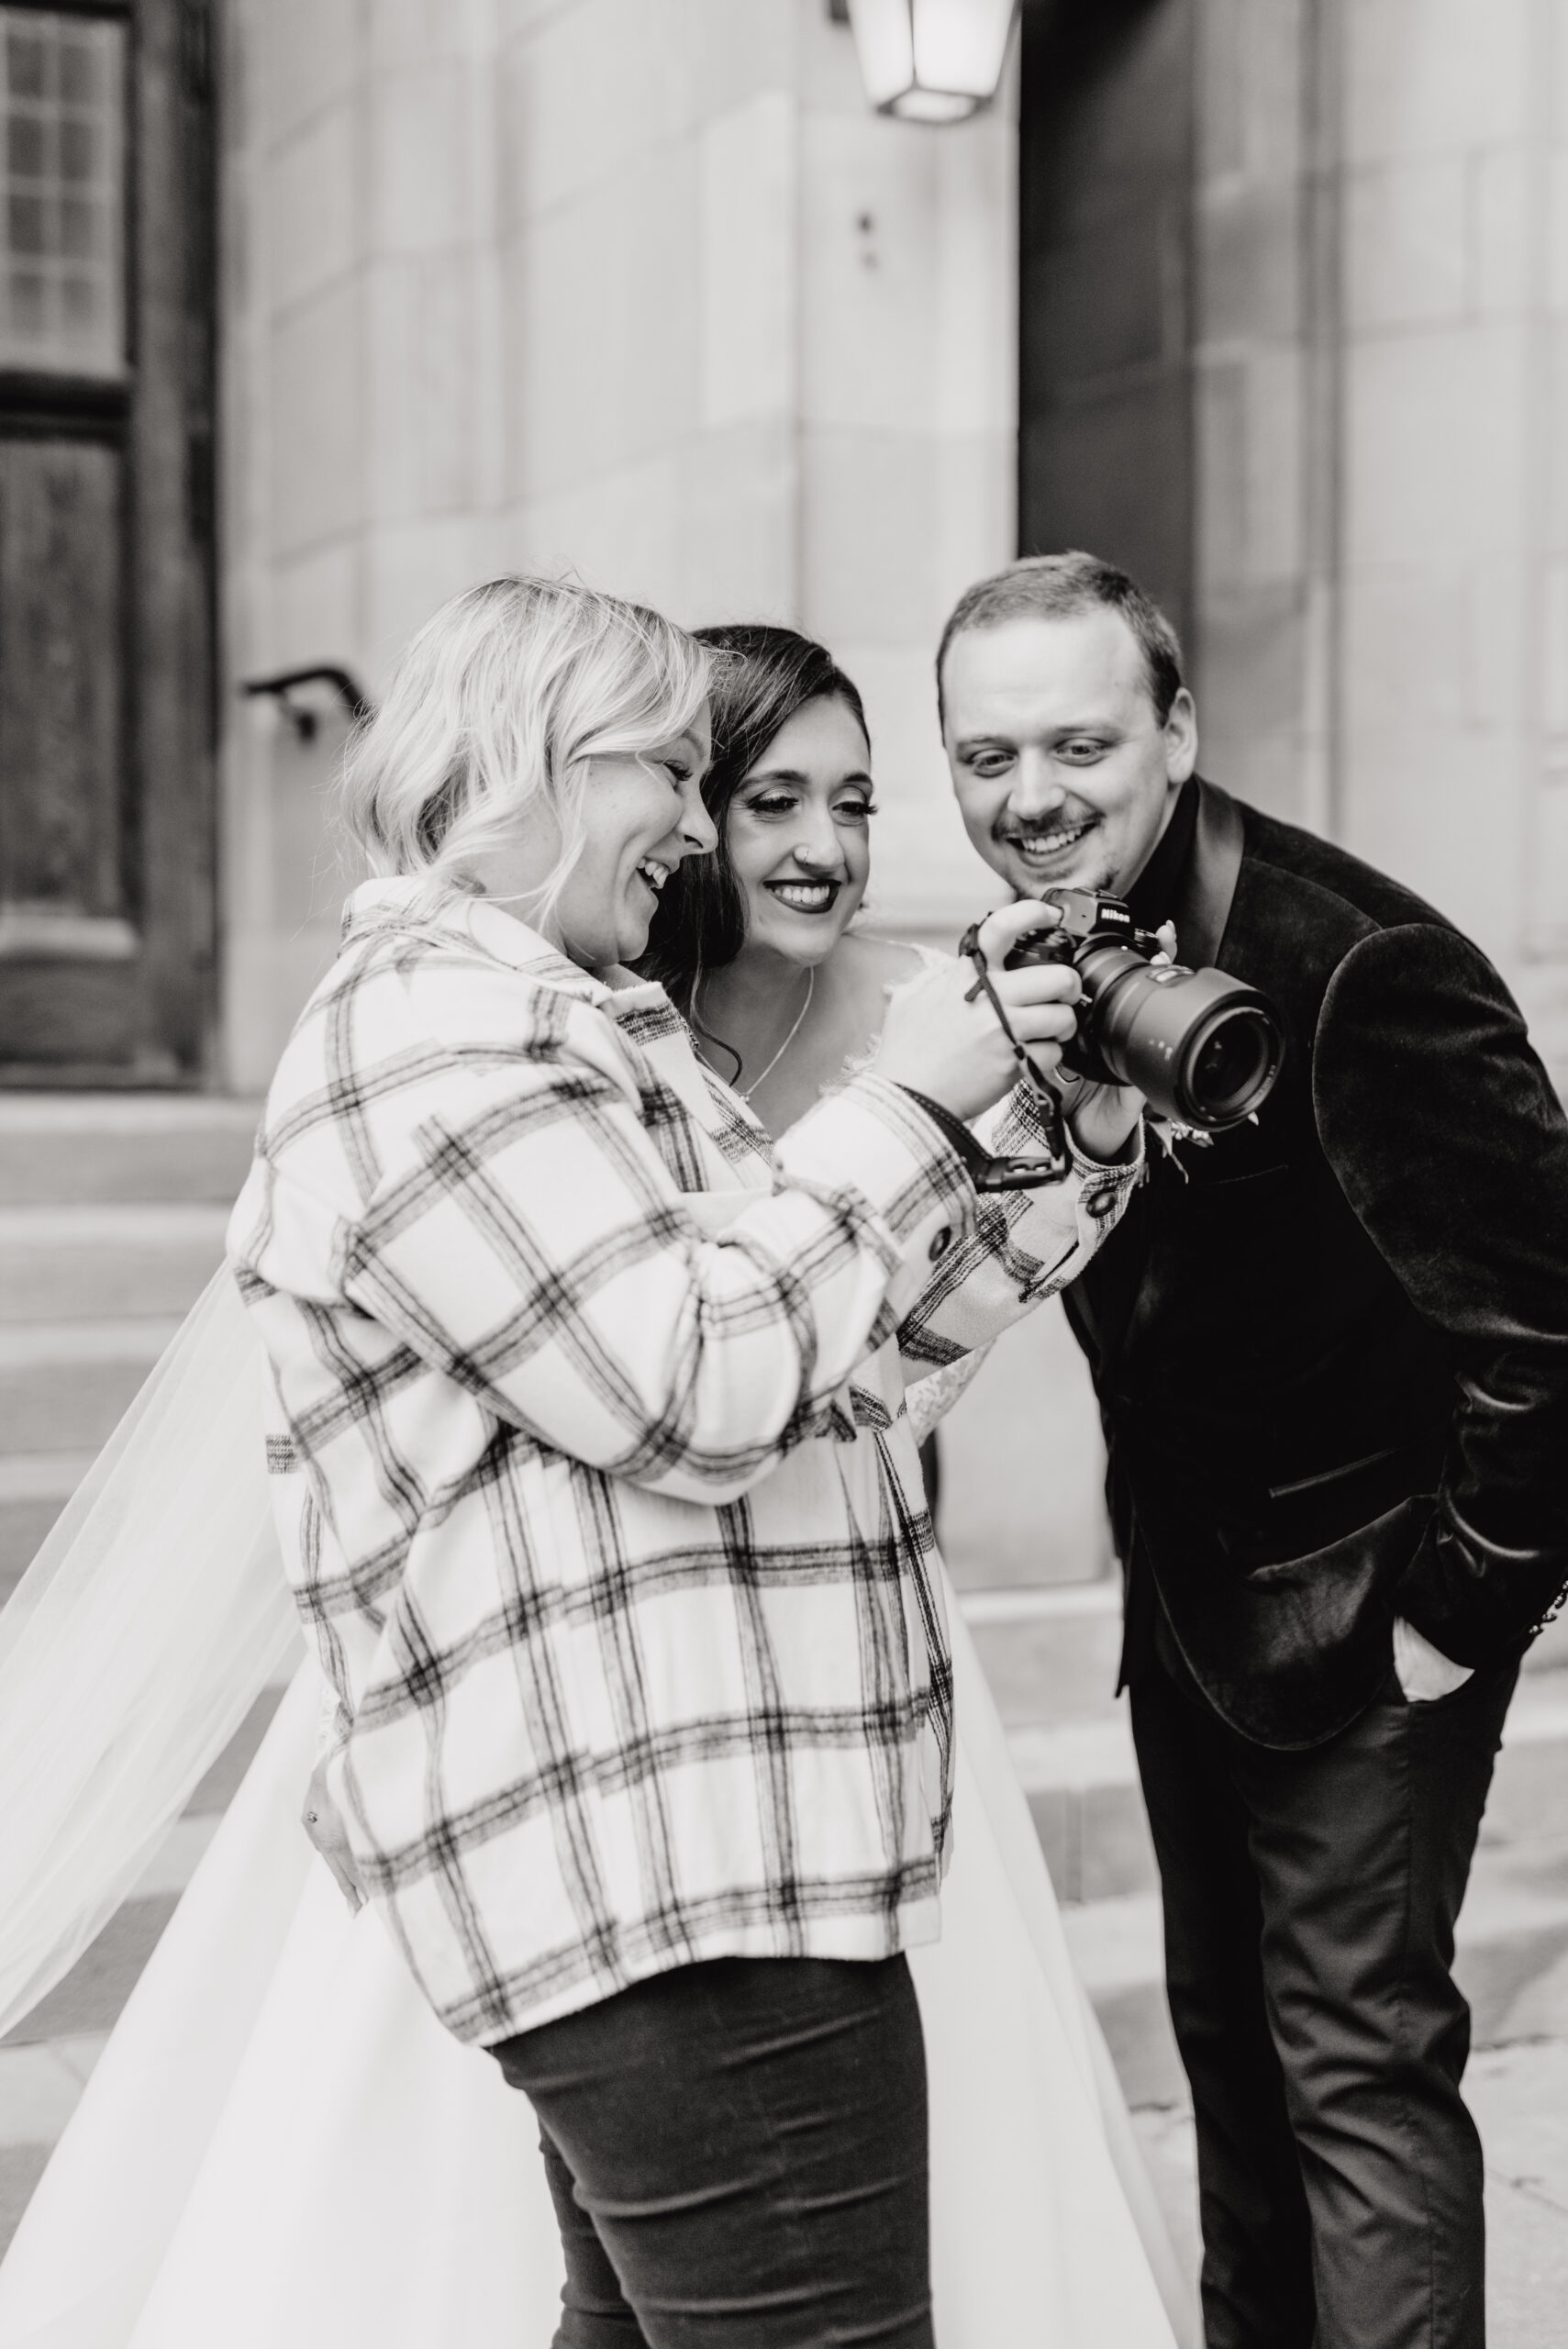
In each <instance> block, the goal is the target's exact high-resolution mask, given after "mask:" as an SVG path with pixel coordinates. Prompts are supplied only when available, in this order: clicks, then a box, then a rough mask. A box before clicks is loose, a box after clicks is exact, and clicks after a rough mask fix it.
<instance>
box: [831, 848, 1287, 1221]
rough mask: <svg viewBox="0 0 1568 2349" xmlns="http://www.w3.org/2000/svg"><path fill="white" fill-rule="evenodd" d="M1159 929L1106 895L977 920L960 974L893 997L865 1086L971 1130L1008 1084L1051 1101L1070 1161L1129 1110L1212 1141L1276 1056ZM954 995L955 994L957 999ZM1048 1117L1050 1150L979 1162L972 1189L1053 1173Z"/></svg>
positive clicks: (1115, 1143)
mask: <svg viewBox="0 0 1568 2349" xmlns="http://www.w3.org/2000/svg"><path fill="white" fill-rule="evenodd" d="M1173 943H1174V940H1173V936H1172V935H1171V934H1169V933H1164V934H1159V933H1155V932H1153V931H1150V930H1140V929H1138V927H1137V926H1136V924H1135V923H1134V921H1133V919H1132V916H1131V914H1130V912H1129V909H1128V907H1127V906H1126V905H1125V904H1124V903H1123V901H1122V900H1121V898H1119V897H1112V896H1104V895H1102V894H1100V893H1098V892H1096V891H1095V890H1089V889H1067V888H1063V889H1055V890H1052V891H1051V892H1050V893H1049V894H1048V895H1047V896H1044V897H1042V898H1040V899H1038V900H1036V899H1033V898H1024V899H1021V900H1020V901H1019V902H1018V904H1017V905H1013V906H1008V907H1004V908H1003V909H1002V911H1000V912H999V913H995V914H991V915H989V916H988V917H987V918H986V919H985V920H984V921H983V922H979V923H977V924H976V925H975V926H974V927H973V929H972V930H970V931H969V932H968V933H967V934H966V936H965V938H964V940H963V941H962V950H961V951H962V954H963V955H964V956H965V957H967V958H968V964H969V965H971V966H973V971H974V972H975V973H976V974H978V975H977V977H976V978H975V979H973V981H971V982H970V983H969V984H968V985H963V984H962V982H963V980H964V979H966V978H967V976H968V969H967V967H966V966H965V965H964V964H962V963H961V965H960V966H959V969H960V976H959V983H958V985H955V984H954V980H955V974H953V973H951V972H947V971H942V972H937V973H934V974H932V975H931V976H930V977H929V978H926V979H923V980H919V981H917V982H916V984H915V985H912V986H909V987H906V988H904V989H902V990H901V991H900V993H899V994H898V995H897V996H895V998H894V1001H893V1003H892V1005H891V1006H890V1007H889V1010H888V1017H887V1023H886V1026H885V1027H884V1030H883V1040H882V1046H881V1050H880V1051H879V1052H878V1054H877V1058H876V1061H875V1063H874V1065H875V1067H876V1069H877V1072H878V1074H881V1075H884V1076H887V1077H890V1078H891V1079H892V1080H893V1081H894V1083H895V1084H900V1085H906V1086H908V1087H909V1088H910V1089H911V1090H912V1091H915V1092H917V1093H920V1094H923V1095H924V1096H925V1097H926V1098H927V1099H928V1100H930V1101H935V1102H936V1103H938V1104H939V1105H940V1107H941V1108H944V1109H947V1110H949V1111H950V1112H951V1114H952V1115H953V1116H955V1117H958V1118H962V1119H971V1118H974V1117H976V1116H978V1115H979V1113H980V1112H981V1111H982V1110H983V1109H986V1108H989V1107H990V1106H991V1104H992V1103H993V1102H994V1101H996V1100H998V1099H1000V1097H1002V1095H1003V1094H1004V1093H1006V1092H1007V1091H1009V1090H1010V1089H1011V1087H1012V1085H1015V1084H1016V1083H1017V1082H1018V1077H1019V1075H1020V1074H1023V1075H1024V1076H1025V1077H1026V1079H1028V1080H1029V1081H1031V1082H1033V1083H1034V1084H1035V1086H1036V1090H1037V1091H1040V1090H1047V1089H1048V1090H1050V1091H1053V1092H1054V1093H1055V1094H1057V1095H1058V1096H1059V1097H1060V1103H1061V1109H1062V1113H1064V1114H1065V1117H1066V1119H1067V1122H1068V1124H1069V1125H1070V1126H1071V1127H1072V1129H1073V1135H1074V1138H1075V1140H1076V1141H1077V1142H1078V1145H1079V1147H1080V1149H1082V1150H1084V1152H1087V1154H1088V1155H1089V1156H1091V1157H1094V1158H1099V1159H1102V1160H1109V1159H1112V1158H1114V1157H1115V1156H1116V1155H1117V1154H1118V1152H1119V1151H1120V1150H1121V1148H1122V1146H1123V1145H1124V1143H1125V1141H1126V1140H1127V1137H1128V1135H1129V1133H1130V1132H1131V1130H1132V1128H1133V1126H1134V1125H1135V1124H1136V1122H1137V1119H1138V1117H1139V1114H1140V1105H1141V1102H1142V1101H1143V1100H1145V1099H1146V1100H1147V1101H1148V1103H1149V1106H1150V1107H1151V1108H1152V1109H1153V1110H1154V1112H1155V1114H1156V1115H1157V1116H1161V1117H1164V1118H1167V1119H1171V1120H1172V1121H1173V1123H1175V1124H1177V1125H1182V1126H1187V1127H1195V1128H1197V1129H1198V1130H1201V1131H1205V1132H1215V1131H1218V1130H1222V1129H1224V1128H1225V1127H1228V1126H1233V1125H1236V1124H1238V1123H1239V1122H1240V1120H1241V1119H1243V1118H1248V1117H1251V1116H1252V1115H1253V1113H1254V1112H1255V1111H1256V1110H1257V1109H1258V1108H1260V1107H1261V1105H1262V1103H1263V1102H1264V1101H1265V1100H1266V1099H1267V1098H1268V1096H1269V1094H1270V1092H1271V1091H1272V1090H1273V1084H1274V1079H1275V1078H1276V1077H1277V1075H1278V1074H1279V1070H1280V1063H1281V1061H1282V1060H1283V1058H1284V1029H1283V1026H1282V1024H1281V1021H1280V1018H1279V1014H1278V1013H1277V1012H1276V1011H1275V1009H1274V1008H1273V1005H1272V1004H1271V1003H1270V1002H1269V1000H1268V998H1267V996H1263V995H1262V994H1260V993H1259V991H1258V989H1257V988H1255V987H1250V986H1246V985H1243V984H1242V983H1241V982H1240V980H1239V979H1232V978H1230V977H1229V976H1228V975H1227V974H1226V973H1225V972H1223V971H1218V970H1213V969H1206V970H1200V971H1193V970H1188V969H1187V968H1186V967H1185V966H1184V964H1182V963H1176V962H1174V961H1173V960H1172V959H1171V948H1172V946H1173ZM960 987H962V994H961V993H960ZM1057 1126H1058V1119H1057V1112H1056V1108H1055V1105H1054V1104H1053V1103H1052V1104H1051V1105H1050V1114H1049V1116H1048V1120H1047V1132H1048V1138H1049V1139H1050V1147H1051V1152H1052V1154H1051V1155H1050V1156H1048V1157H1046V1158H1043V1159H1041V1160H1040V1162H1039V1163H1031V1162H1025V1161H1018V1160H1011V1161H995V1162H993V1171H992V1173H991V1175H989V1176H988V1177H987V1179H986V1181H985V1183H984V1186H983V1187H987V1188H995V1189H1008V1188H1012V1187H1014V1186H1018V1185H1027V1184H1030V1183H1038V1182H1041V1181H1050V1180H1054V1179H1057V1178H1059V1177H1060V1175H1062V1173H1064V1172H1065V1157H1064V1154H1063V1152H1062V1149H1061V1147H1060V1134H1059V1130H1057V1131H1055V1132H1053V1129H1056V1128H1057Z"/></svg>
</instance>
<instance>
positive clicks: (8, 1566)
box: [0, 1452, 93, 1606]
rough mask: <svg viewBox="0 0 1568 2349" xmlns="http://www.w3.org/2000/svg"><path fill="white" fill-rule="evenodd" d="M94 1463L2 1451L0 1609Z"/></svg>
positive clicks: (78, 1456)
mask: <svg viewBox="0 0 1568 2349" xmlns="http://www.w3.org/2000/svg"><path fill="white" fill-rule="evenodd" d="M92 1464H93V1455H92V1453H90V1452H46V1453H5V1452H0V1606H4V1605H5V1603H6V1599H7V1598H9V1597H10V1596H11V1593H12V1591H13V1590H14V1589H15V1588H16V1586H17V1581H18V1580H19V1579H20V1577H21V1575H22V1574H23V1573H24V1572H25V1571H26V1569H27V1567H28V1565H29V1564H31V1562H32V1559H33V1557H34V1555H35V1553H36V1552H37V1550H38V1546H39V1542H41V1541H42V1540H43V1538H44V1535H45V1534H46V1533H47V1532H48V1531H49V1529H50V1526H51V1525H52V1524H53V1523H54V1520H55V1519H56V1518H57V1517H58V1516H59V1515H60V1512H61V1509H62V1508H64V1506H65V1504H66V1502H67V1501H68V1500H69V1499H70V1498H71V1496H72V1493H73V1492H74V1491H75V1489H76V1487H77V1486H78V1485H79V1484H80V1483H81V1481H82V1479H83V1476H84V1475H86V1474H87V1471H88V1469H89V1468H90V1467H91V1466H92Z"/></svg>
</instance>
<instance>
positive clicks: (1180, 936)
mask: <svg viewBox="0 0 1568 2349" xmlns="http://www.w3.org/2000/svg"><path fill="white" fill-rule="evenodd" d="M1194 780H1195V782H1196V784H1197V795H1198V801H1197V821H1196V823H1195V826H1194V829H1193V844H1192V849H1191V852H1190V853H1189V854H1188V856H1187V860H1186V864H1185V868H1184V872H1183V874H1182V877H1181V881H1180V883H1179V885H1178V888H1177V896H1176V942H1177V946H1178V949H1179V951H1180V954H1181V959H1182V961H1183V962H1184V963H1186V964H1187V966H1188V968H1189V969H1191V970H1195V971H1197V970H1201V969H1202V968H1203V967H1204V965H1205V964H1206V963H1222V962H1223V957H1222V956H1221V953H1220V948H1221V946H1222V945H1223V944H1224V942H1225V930H1226V925H1227V923H1228V922H1229V919H1230V907H1231V905H1232V903H1233V901H1234V899H1235V896H1236V884H1237V882H1238V880H1239V879H1240V873H1241V855H1242V849H1243V845H1244V842H1243V838H1242V831H1241V810H1240V807H1238V806H1237V805H1236V802H1235V800H1234V799H1232V798H1231V796H1230V795H1229V792H1228V791H1221V790H1220V788H1219V786H1218V784H1213V783H1205V782H1204V780H1203V778H1202V777H1201V776H1195V778H1194Z"/></svg>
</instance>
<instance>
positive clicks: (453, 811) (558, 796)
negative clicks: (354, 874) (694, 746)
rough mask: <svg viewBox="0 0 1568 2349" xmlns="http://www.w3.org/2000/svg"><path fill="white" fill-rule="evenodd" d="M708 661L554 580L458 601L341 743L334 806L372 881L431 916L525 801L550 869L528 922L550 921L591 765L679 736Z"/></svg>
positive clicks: (673, 633) (653, 623)
mask: <svg viewBox="0 0 1568 2349" xmlns="http://www.w3.org/2000/svg"><path fill="white" fill-rule="evenodd" d="M707 680H708V655H707V652H706V649H705V647H703V646H702V645H700V644H698V643H697V642H696V640H695V638H693V637H690V636H688V635H687V634H686V633H685V631H684V629H678V628H676V627H675V626H674V625H673V622H671V621H669V620H667V619H665V618H662V615H661V614H660V613H658V612H653V611H649V610H648V609H646V608H645V607H644V606H642V605H640V604H628V603H624V602H623V601H622V600H621V599H620V597H619V596H603V595H598V594H596V593H595V591H594V590H593V589H592V588H589V587H581V586H578V585H576V584H574V583H573V582H570V581H565V580H556V579H530V578H526V577H509V578H503V579H492V580H489V581H487V582H486V584H484V586H481V587H470V588H466V589H465V590H464V592H463V593H462V595H461V596H453V597H452V598H451V601H450V603H447V604H443V605H442V606H441V607H440V609H439V611H438V612H437V613H436V614H435V615H434V616H433V618H430V619H428V620H427V621H426V623H425V625H424V627H423V628H422V629H420V630H419V632H418V634H417V636H416V637H415V638H414V640H413V641H412V642H411V643H410V644H409V645H408V646H407V648H406V651H404V652H403V654H402V656H401V658H400V659H399V661H398V662H397V666H396V668H395V671H394V673H393V677H392V682H391V685H389V686H388V688H387V692H386V697H385V699H384V701H383V703H382V705H381V707H380V708H379V709H378V710H377V712H376V714H375V716H374V717H373V718H371V719H370V720H369V721H368V722H367V724H366V725H365V726H364V727H363V728H362V729H361V732H360V733H359V734H358V736H357V737H356V738H355V740H353V742H352V743H351V744H350V749H349V752H348V755H347V757H346V758H345V760H344V763H343V775H342V783H341V786H340V796H339V817H340V820H341V823H342V827H343V829H344V831H345V833H346V834H347V836H348V838H349V839H350V841H352V842H353V843H354V844H355V846H356V847H357V848H358V849H359V850H360V852H361V853H362V855H363V856H364V857H365V858H366V859H368V861H369V863H370V867H371V870H372V871H373V872H374V873H378V874H400V875H411V876H415V877H418V878H422V879H423V880H424V881H425V882H426V883H427V884H428V890H427V891H422V892H421V893H420V895H421V902H422V903H423V904H425V905H426V906H427V907H433V906H434V905H435V904H436V903H438V902H439V900H440V899H441V898H442V897H445V896H450V895H451V894H452V893H453V892H455V891H459V890H462V888H463V887H464V886H465V881H464V867H465V865H466V863H468V861H469V859H470V858H472V857H473V855H474V854H475V852H478V851H480V850H483V849H484V848H487V847H489V846H491V845H493V844H494V843H495V842H497V841H502V840H504V839H505V838H506V837H507V836H508V835H509V834H511V833H512V832H514V831H515V829H516V826H517V820H518V818H519V817H520V816H522V815H523V814H524V813H525V812H526V810H527V809H528V807H530V806H532V805H533V804H534V803H535V802H538V803H539V804H541V805H542V806H544V807H548V808H549V809H550V812H551V813H552V814H553V816H554V818H555V819H556V822H557V824H558V826H559V828H560V832H561V840H562V852H561V856H560V858H559V860H558V862H557V863H556V866H555V869H554V871H553V872H552V873H551V874H550V878H549V880H548V881H547V882H546V883H545V885H544V886H543V888H542V889H541V890H540V891H539V893H538V895H537V896H535V897H534V898H533V899H532V901H531V903H530V905H529V907H528V916H529V918H530V919H532V920H534V921H539V920H543V919H547V918H549V916H550V912H551V911H552V909H553V907H554V905H555V902H556V900H557V898H558V897H559V896H560V893H561V890H562V886H563V885H564V884H565V881H566V878H567V875H568V874H570V872H571V871H572V868H573V864H574V863H576V861H577V858H578V857H579V856H580V855H581V853H582V851H583V843H584V832H585V822H586V804H585V803H586V785H587V778H588V762H589V760H590V759H594V758H603V757H617V756H618V757H632V758H636V757H639V756H641V755H642V754H644V753H645V752H647V751H652V750H654V749H656V748H658V746H659V745H660V744H662V743H664V742H668V741H670V740H673V738H674V737H676V736H678V735H680V734H683V733H684V732H685V731H686V729H688V728H689V727H691V726H692V725H693V724H694V723H695V720H696V718H697V716H698V714H699V712H700V711H701V709H702V707H703V704H704V702H705V700H706V696H707Z"/></svg>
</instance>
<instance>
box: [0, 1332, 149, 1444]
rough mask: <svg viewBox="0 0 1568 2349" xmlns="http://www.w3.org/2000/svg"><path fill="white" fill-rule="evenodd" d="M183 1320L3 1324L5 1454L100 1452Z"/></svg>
mask: <svg viewBox="0 0 1568 2349" xmlns="http://www.w3.org/2000/svg"><path fill="white" fill-rule="evenodd" d="M179 1326H180V1325H179V1322H178V1321H177V1320H176V1319H173V1318H172V1317H169V1318H164V1319H156V1320H123V1321H41V1322H40V1321H20V1322H0V1454H6V1453H31V1454H39V1453H42V1454H47V1453H51V1452H54V1453H58V1452H65V1453H82V1452H87V1453H92V1452H95V1451H96V1450H97V1448H98V1446H99V1445H100V1444H102V1443H103V1442H105V1440H106V1438H107V1436H108V1435H109V1433H110V1431H111V1430H112V1429H113V1428H114V1427H115V1426H116V1424H117V1421H118V1420H119V1419H120V1418H121V1417H122V1415H123V1414H124V1412H125V1410H126V1408H127V1407H128V1404H129V1403H130V1401H131V1398H132V1397H133V1396H134V1395H135V1393H136V1391H137V1388H138V1387H139V1386H140V1385H141V1383H142V1381H143V1379H145V1377H146V1376H147V1374H148V1372H149V1371H150V1369H151V1367H152V1365H153V1364H154V1363H155V1362H156V1361H157V1359H158V1357H159V1355H160V1354H161V1353H162V1351H163V1349H164V1347H165V1346H166V1345H167V1344H168V1342H169V1341H170V1339H171V1338H172V1336H173V1335H174V1332H175V1330H177V1329H178V1328H179Z"/></svg>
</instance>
